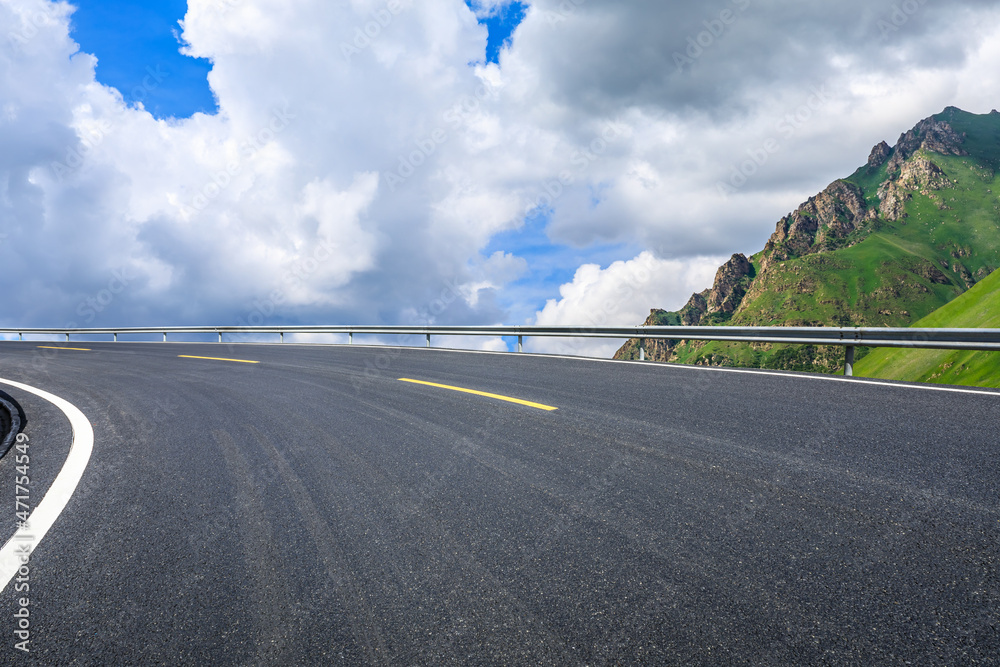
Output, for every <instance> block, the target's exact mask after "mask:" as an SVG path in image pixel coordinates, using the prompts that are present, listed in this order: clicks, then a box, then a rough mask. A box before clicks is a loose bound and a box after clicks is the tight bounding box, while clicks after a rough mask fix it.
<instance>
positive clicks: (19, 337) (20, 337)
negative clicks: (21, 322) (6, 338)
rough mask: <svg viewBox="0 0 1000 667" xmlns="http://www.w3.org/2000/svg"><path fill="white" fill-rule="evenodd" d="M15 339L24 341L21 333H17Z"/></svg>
mask: <svg viewBox="0 0 1000 667" xmlns="http://www.w3.org/2000/svg"><path fill="white" fill-rule="evenodd" d="M17 339H18V340H24V334H23V333H21V332H20V331H18V332H17Z"/></svg>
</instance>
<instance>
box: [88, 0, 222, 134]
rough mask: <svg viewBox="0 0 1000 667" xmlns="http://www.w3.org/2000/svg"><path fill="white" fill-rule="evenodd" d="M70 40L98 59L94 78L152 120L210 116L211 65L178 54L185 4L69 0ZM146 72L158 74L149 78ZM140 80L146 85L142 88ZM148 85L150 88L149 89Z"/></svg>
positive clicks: (171, 0) (176, 0) (212, 107)
mask: <svg viewBox="0 0 1000 667" xmlns="http://www.w3.org/2000/svg"><path fill="white" fill-rule="evenodd" d="M73 4H75V5H76V6H77V11H76V13H75V14H74V15H73V19H72V20H73V28H74V29H73V33H72V36H73V39H75V40H76V42H77V43H78V44H79V45H80V48H81V50H83V51H86V52H87V53H91V54H93V55H95V56H97V59H98V65H97V80H98V81H100V82H101V83H103V84H105V85H108V86H113V87H114V88H117V89H118V90H119V91H121V93H122V95H123V96H124V98H125V101H126V102H129V103H130V104H134V103H136V102H140V101H141V102H142V103H143V105H144V106H145V107H146V110H147V111H149V112H150V113H152V114H153V115H154V116H155V117H157V118H167V117H171V116H173V117H177V118H187V117H189V116H191V115H193V114H194V113H196V112H199V111H201V112H205V113H215V111H216V104H215V99H214V98H213V96H212V91H211V89H210V88H209V87H208V79H207V76H208V72H209V70H210V69H211V63H209V62H208V61H207V60H203V59H196V58H190V57H188V56H185V55H182V54H181V53H180V47H181V44H180V42H179V41H178V33H179V31H180V26H178V24H177V22H178V21H179V20H181V19H182V18H184V14H185V13H186V12H187V2H186V1H185V0H155V1H154V2H149V1H147V2H138V1H137V0H74V2H73ZM150 70H152V71H153V72H155V73H156V74H157V75H158V76H156V77H154V78H152V79H150V78H148V77H149V75H150ZM144 81H145V84H144ZM150 83H152V84H153V85H148V84H150Z"/></svg>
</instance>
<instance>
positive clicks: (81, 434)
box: [0, 378, 94, 592]
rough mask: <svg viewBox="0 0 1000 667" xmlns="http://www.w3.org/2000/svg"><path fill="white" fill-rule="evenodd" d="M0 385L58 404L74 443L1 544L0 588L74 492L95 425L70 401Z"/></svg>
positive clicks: (86, 460) (30, 389)
mask: <svg viewBox="0 0 1000 667" xmlns="http://www.w3.org/2000/svg"><path fill="white" fill-rule="evenodd" d="M0 385H8V386H11V387H15V388H17V389H20V390H22V391H26V392H28V393H31V394H34V395H36V396H38V397H39V398H42V399H44V400H46V401H48V402H49V403H52V404H53V405H55V406H56V407H57V408H59V409H60V410H61V411H62V412H63V414H65V415H66V417H67V418H68V419H69V422H70V425H71V426H72V427H73V443H72V444H71V445H70V449H69V454H68V455H67V456H66V461H65V462H64V463H63V466H62V468H61V469H60V470H59V474H58V475H56V478H55V480H53V482H52V485H51V486H50V487H49V490H48V491H47V492H46V493H45V496H44V497H43V498H42V501H41V502H40V503H38V506H37V507H36V508H35V509H34V511H33V512H32V513H31V515H30V516H29V517H28V521H27V523H26V524H25V525H24V526H21V527H19V528H18V529H17V532H15V533H14V535H13V536H12V537H11V538H10V539H9V540H7V543H6V544H4V545H3V547H2V548H0V592H2V591H3V590H4V589H6V588H7V585H8V584H9V583H10V581H11V579H13V578H14V575H15V574H17V571H18V569H19V568H20V567H21V565H23V564H24V562H25V561H24V559H25V558H27V557H30V554H31V552H33V551H34V550H35V548H36V547H37V546H38V545H39V544H40V543H41V541H42V539H43V538H44V537H45V535H46V534H47V533H48V532H49V529H50V528H52V525H53V524H54V523H55V522H56V519H58V518H59V515H60V514H61V513H62V511H63V509H65V507H66V504H67V503H68V502H69V499H70V498H71V497H72V496H73V492H74V491H75V490H76V487H77V484H79V483H80V478H81V477H83V471H84V470H86V469H87V464H88V463H89V462H90V455H91V453H92V452H93V449H94V429H93V427H91V425H90V421H88V419H87V417H86V416H85V415H84V414H83V412H81V411H80V409H79V408H77V407H76V406H75V405H73V404H72V403H70V402H69V401H67V400H65V399H62V398H60V397H58V396H55V395H53V394H50V393H48V392H47V391H43V390H41V389H36V388H35V387H31V386H29V385H26V384H21V383H20V382H13V381H11V380H4V379H2V378H0Z"/></svg>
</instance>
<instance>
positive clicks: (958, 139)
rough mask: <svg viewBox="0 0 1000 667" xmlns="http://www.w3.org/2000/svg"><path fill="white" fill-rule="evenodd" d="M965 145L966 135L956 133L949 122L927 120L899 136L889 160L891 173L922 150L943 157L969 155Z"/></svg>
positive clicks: (931, 118)
mask: <svg viewBox="0 0 1000 667" xmlns="http://www.w3.org/2000/svg"><path fill="white" fill-rule="evenodd" d="M945 111H947V109H946V110H945ZM964 143H965V135H964V134H959V133H958V132H956V131H955V130H954V128H952V126H951V124H949V123H948V122H947V121H943V120H938V119H937V118H934V117H933V116H932V117H930V118H925V119H924V120H922V121H920V122H919V123H917V125H916V126H915V127H914V128H913V129H912V130H910V131H909V132H904V133H903V134H901V135H900V136H899V141H898V142H896V147H895V148H894V149H893V153H892V158H891V159H890V160H889V173H890V174H891V173H893V172H895V171H896V170H897V169H900V168H901V167H902V165H903V163H904V162H906V161H907V160H908V159H910V157H911V156H912V155H913V154H914V153H916V152H917V151H919V150H921V149H923V150H925V151H930V152H931V153H940V154H941V155H968V153H966V152H965V150H964V149H963V148H962V144H964Z"/></svg>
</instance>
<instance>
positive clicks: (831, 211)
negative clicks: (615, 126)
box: [615, 107, 1000, 372]
mask: <svg viewBox="0 0 1000 667" xmlns="http://www.w3.org/2000/svg"><path fill="white" fill-rule="evenodd" d="M998 170H1000V113H997V112H996V111H993V112H991V113H990V114H986V115H975V114H970V113H966V112H964V111H961V110H960V109H956V108H954V107H948V108H947V109H945V110H944V112H942V113H941V114H938V115H936V116H932V117H931V118H928V119H926V120H923V121H921V122H920V123H918V124H917V125H916V126H915V127H914V128H913V129H912V130H910V131H909V132H906V133H904V134H902V135H901V136H900V137H899V140H898V141H897V143H896V145H895V146H894V147H890V146H889V145H888V144H887V143H885V142H882V143H880V144H878V145H877V146H875V147H874V148H873V149H872V152H871V155H870V156H869V158H868V162H867V163H866V164H865V165H864V166H862V167H861V168H859V169H858V170H857V171H856V172H855V173H854V174H852V175H851V176H849V177H848V178H845V179H841V180H838V181H835V182H834V183H832V184H831V185H830V186H829V187H827V188H826V189H825V190H824V191H823V192H821V193H819V194H818V195H816V196H815V197H812V198H810V199H809V200H808V201H806V202H805V203H803V204H802V205H801V206H800V207H799V208H798V209H796V210H795V211H794V212H792V213H790V214H788V215H787V216H785V217H784V218H782V219H781V220H780V221H778V224H777V226H776V228H775V231H774V234H772V236H771V238H770V240H769V241H768V242H767V245H766V246H765V247H764V249H763V250H761V251H760V252H758V253H757V254H755V255H753V256H752V257H749V258H747V257H745V256H743V255H733V257H732V259H730V260H729V262H727V263H726V264H725V265H724V266H722V267H721V268H720V269H719V271H718V273H717V275H716V279H715V283H714V285H713V286H712V288H711V289H708V290H705V291H704V292H701V293H700V294H695V295H693V296H692V297H691V299H690V300H689V301H688V303H687V305H686V306H685V307H684V308H682V309H681V310H680V311H678V312H676V313H672V312H666V311H658V310H654V311H653V312H652V313H651V315H650V317H649V319H648V320H647V321H646V324H671V323H678V324H688V325H695V324H699V325H722V324H730V325H748V326H909V325H911V324H912V323H914V322H916V321H917V320H919V319H921V318H923V317H925V316H927V315H929V314H930V313H932V312H934V311H935V310H937V309H938V308H940V307H941V306H943V305H944V304H946V303H948V302H950V301H952V300H953V299H955V298H956V297H958V296H959V295H961V294H962V293H963V292H965V291H966V290H968V289H969V288H971V287H973V286H974V285H975V284H976V283H977V282H978V281H980V280H983V279H984V278H986V277H987V276H988V275H990V274H991V273H992V272H993V271H994V270H995V269H996V268H998V267H1000V197H998V195H1000V189H998V188H1000V183H998V182H997V171H998ZM647 352H648V354H649V356H650V357H651V358H653V359H656V360H661V361H663V360H669V361H675V362H680V363H693V364H703V365H728V366H743V367H763V368H784V369H794V370H815V371H823V372H835V371H837V370H838V369H840V368H841V367H842V364H843V350H841V349H838V348H830V349H827V348H817V347H799V346H780V345H754V346H749V345H738V344H728V343H716V342H710V343H703V342H690V343H688V342H682V343H680V344H677V343H674V342H664V343H659V344H655V345H648V347H647ZM861 353H862V354H863V353H864V351H861ZM615 357H616V358H618V359H635V358H637V357H638V343H637V341H635V340H631V341H629V342H628V343H626V344H625V345H624V346H623V347H622V348H621V349H620V350H619V351H618V353H617V354H616V355H615Z"/></svg>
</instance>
